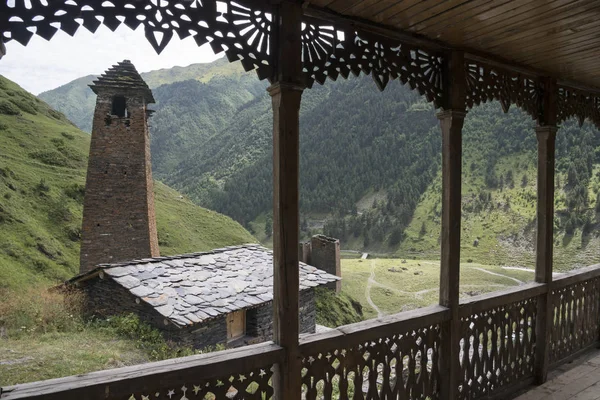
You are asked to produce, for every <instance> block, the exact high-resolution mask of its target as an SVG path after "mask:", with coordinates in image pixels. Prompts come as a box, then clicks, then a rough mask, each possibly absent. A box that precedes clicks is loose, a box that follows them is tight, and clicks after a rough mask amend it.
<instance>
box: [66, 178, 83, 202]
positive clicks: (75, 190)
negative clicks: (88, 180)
mask: <svg viewBox="0 0 600 400" xmlns="http://www.w3.org/2000/svg"><path fill="white" fill-rule="evenodd" d="M64 192H65V195H67V197H69V198H71V199H73V200H75V201H76V202H78V203H80V204H83V198H84V197H85V185H81V184H79V183H72V184H70V185H69V186H67V187H66V188H65V190H64Z"/></svg>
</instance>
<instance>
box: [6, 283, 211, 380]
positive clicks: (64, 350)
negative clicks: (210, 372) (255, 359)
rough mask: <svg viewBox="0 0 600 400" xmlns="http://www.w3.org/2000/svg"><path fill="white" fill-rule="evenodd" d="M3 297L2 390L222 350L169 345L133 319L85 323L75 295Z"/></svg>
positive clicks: (33, 292) (41, 291) (31, 292)
mask: <svg viewBox="0 0 600 400" xmlns="http://www.w3.org/2000/svg"><path fill="white" fill-rule="evenodd" d="M0 295H2V296H1V297H2V298H3V299H6V301H4V302H3V303H1V304H0V386H9V385H15V384H18V383H26V382H33V381H39V380H45V379H52V378H60V377H63V376H70V375H77V374H82V373H87V372H92V371H99V370H104V369H110V368H117V367H123V366H127V365H134V364H141V363H145V362H150V361H158V360H164V359H168V358H175V357H182V356H187V355H192V354H198V353H202V352H206V351H212V350H221V349H222V347H221V346H217V348H214V349H212V348H211V349H203V350H201V351H200V350H194V349H191V348H188V347H179V346H176V345H174V344H172V343H168V342H166V341H165V340H164V338H163V337H162V335H161V334H160V332H159V331H157V330H156V329H154V328H152V327H150V326H149V325H147V324H145V323H143V322H141V321H140V320H139V319H138V317H137V316H135V315H124V316H119V317H113V318H110V319H107V320H84V319H83V318H82V317H81V314H80V306H79V304H80V302H79V300H78V298H77V296H76V295H74V296H73V297H70V299H71V300H70V301H66V299H65V298H64V296H63V295H62V294H60V293H56V292H49V291H48V290H47V289H46V288H44V287H42V286H38V287H32V288H30V289H28V290H24V291H20V292H11V293H9V292H8V291H3V292H1V293H0Z"/></svg>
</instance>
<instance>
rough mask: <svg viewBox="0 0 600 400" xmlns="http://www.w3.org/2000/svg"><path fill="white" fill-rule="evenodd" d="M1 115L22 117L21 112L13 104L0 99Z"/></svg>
mask: <svg viewBox="0 0 600 400" xmlns="http://www.w3.org/2000/svg"><path fill="white" fill-rule="evenodd" d="M0 114H4V115H21V112H20V111H19V109H18V108H17V107H16V106H15V105H14V104H13V103H12V102H10V101H8V100H4V99H0Z"/></svg>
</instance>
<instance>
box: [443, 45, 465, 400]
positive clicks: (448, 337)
mask: <svg viewBox="0 0 600 400" xmlns="http://www.w3.org/2000/svg"><path fill="white" fill-rule="evenodd" d="M446 77H447V79H446V82H447V86H446V89H447V99H446V105H447V106H446V108H445V110H444V111H442V112H440V113H438V118H439V119H440V122H441V128H442V254H441V268H440V305H442V306H445V307H448V308H450V310H451V312H452V319H451V320H450V321H449V322H448V323H447V324H445V326H444V327H443V329H442V344H441V352H440V377H441V382H440V385H441V387H440V390H441V397H440V398H442V399H449V400H453V399H456V398H458V384H459V374H460V364H459V340H460V319H459V317H458V296H459V284H460V280H459V278H460V222H461V184H462V177H461V173H462V172H461V170H462V127H463V122H464V119H465V116H466V112H465V88H466V78H465V66H464V56H463V54H462V53H460V52H454V53H452V54H451V56H450V58H449V62H448V66H447V71H446Z"/></svg>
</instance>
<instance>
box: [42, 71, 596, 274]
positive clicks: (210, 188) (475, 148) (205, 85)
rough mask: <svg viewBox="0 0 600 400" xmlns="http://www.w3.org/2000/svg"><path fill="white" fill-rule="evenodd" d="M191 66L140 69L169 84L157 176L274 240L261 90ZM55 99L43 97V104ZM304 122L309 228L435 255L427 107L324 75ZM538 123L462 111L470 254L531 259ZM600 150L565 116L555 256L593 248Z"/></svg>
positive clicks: (237, 76)
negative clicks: (159, 70)
mask: <svg viewBox="0 0 600 400" xmlns="http://www.w3.org/2000/svg"><path fill="white" fill-rule="evenodd" d="M189 68H190V69H186V68H180V69H177V70H175V71H172V72H171V73H167V72H166V71H162V72H160V74H158V73H154V72H153V73H149V74H147V75H146V76H147V77H148V78H147V79H149V80H150V81H151V79H155V81H154V84H157V83H158V82H160V83H164V84H163V85H160V86H158V87H156V86H155V87H156V88H155V90H154V92H155V97H156V98H157V99H158V104H157V105H156V109H157V113H156V116H155V117H154V121H153V126H152V135H153V136H152V140H153V142H152V151H153V161H154V165H155V170H156V173H157V176H160V177H161V178H162V179H164V180H165V181H166V182H168V183H169V184H170V185H172V186H174V187H176V188H177V189H179V190H181V191H183V192H184V193H186V194H188V195H189V196H190V197H191V198H192V199H193V200H194V201H195V202H197V203H198V204H202V205H204V206H206V207H209V208H211V209H214V210H217V211H219V212H223V213H225V214H227V215H230V216H232V217H233V218H234V219H236V220H237V221H239V222H240V223H242V224H243V225H244V226H246V227H248V228H250V229H252V230H253V232H254V233H255V234H256V235H257V237H259V238H261V239H263V240H264V241H267V242H268V239H269V235H270V232H271V228H270V215H269V210H270V208H271V197H272V196H271V135H272V133H271V131H272V119H271V110H270V98H269V96H268V94H267V93H266V92H265V90H264V89H265V88H266V85H267V84H266V83H264V82H259V81H258V80H257V79H256V77H255V75H254V74H253V73H248V74H245V73H243V72H242V71H241V67H240V66H239V65H237V64H225V63H224V62H223V61H222V60H219V61H217V62H216V63H213V64H209V65H204V66H191V67H189ZM216 71H220V72H218V73H217V72H216ZM194 74H197V75H194ZM158 76H160V79H159V78H157V77H158ZM151 77H154V78H151ZM190 78H193V79H192V80H190ZM151 85H152V81H151ZM53 96H54V95H53V92H49V93H47V94H46V98H49V101H51V102H52V101H53V100H52V98H53ZM300 124H301V178H300V190H301V214H302V215H301V221H302V233H303V235H304V236H308V235H309V234H311V233H315V232H319V231H324V232H325V233H327V234H330V235H333V236H336V237H339V238H341V239H342V243H343V244H342V245H343V247H345V248H354V249H357V250H363V249H367V250H370V251H379V252H385V253H397V254H398V255H401V256H412V255H414V256H423V255H427V256H431V257H437V256H438V254H439V225H440V213H441V201H440V194H441V180H440V161H441V154H440V146H441V138H440V133H439V127H438V121H437V119H436V118H435V111H434V110H433V107H432V106H431V105H430V104H428V103H427V102H425V101H424V99H422V98H421V97H420V96H418V95H417V94H416V93H415V92H412V91H410V90H409V89H408V88H406V87H403V86H401V85H400V84H397V83H394V84H392V85H390V86H389V87H388V88H387V89H386V90H385V91H384V92H383V93H381V92H379V91H378V90H377V89H376V88H375V85H374V84H373V82H372V80H371V78H370V77H358V78H352V79H350V80H347V81H346V80H340V81H337V82H330V81H329V82H327V84H326V85H325V86H319V85H315V87H314V88H313V89H310V90H306V91H305V92H304V94H303V99H302V109H301V119H300ZM533 127H534V123H533V121H532V120H531V119H530V118H529V117H528V116H526V115H525V114H524V113H522V112H521V111H519V110H518V109H515V108H513V109H511V111H510V112H509V114H507V115H505V114H504V113H502V111H501V110H500V107H499V105H498V104H486V105H483V106H481V107H477V108H475V109H474V110H471V111H470V112H469V115H468V117H467V121H466V123H465V128H464V131H463V135H464V154H465V156H464V167H463V171H464V172H463V175H464V184H463V193H464V196H463V212H464V215H465V217H464V228H463V229H464V234H463V242H464V243H463V249H464V250H463V254H464V257H465V258H479V261H480V262H483V261H486V262H488V261H489V260H488V259H487V258H488V257H493V260H494V262H498V263H515V264H519V265H531V263H532V254H533V243H534V241H533V238H534V235H535V185H536V157H537V153H536V138H535V132H534V130H533ZM599 145H600V137H599V135H598V132H597V131H596V130H592V129H591V128H590V126H588V125H587V124H586V125H585V126H584V127H583V129H580V128H579V127H578V126H577V125H575V124H574V123H572V122H567V123H565V124H564V126H563V128H562V129H561V130H560V133H559V136H558V141H557V157H558V161H557V170H558V174H557V200H556V201H557V203H556V209H557V216H556V221H555V226H556V232H557V234H556V246H557V259H558V260H564V263H567V264H568V263H573V262H575V263H579V261H574V260H575V258H574V255H575V254H578V255H582V254H583V256H582V257H583V258H582V259H581V263H586V262H588V261H589V254H591V252H592V250H594V249H599V248H598V243H599V242H598V241H597V238H596V233H595V232H596V227H597V223H598V213H597V211H596V210H597V209H600V206H599V205H598V204H600V202H599V201H597V196H598V192H599V189H600V176H599V175H598V173H597V171H598V170H599V167H598V164H599V161H600V159H599V157H600V151H599V150H598V148H599ZM586 254H587V255H586ZM484 259H485V260H484Z"/></svg>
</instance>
